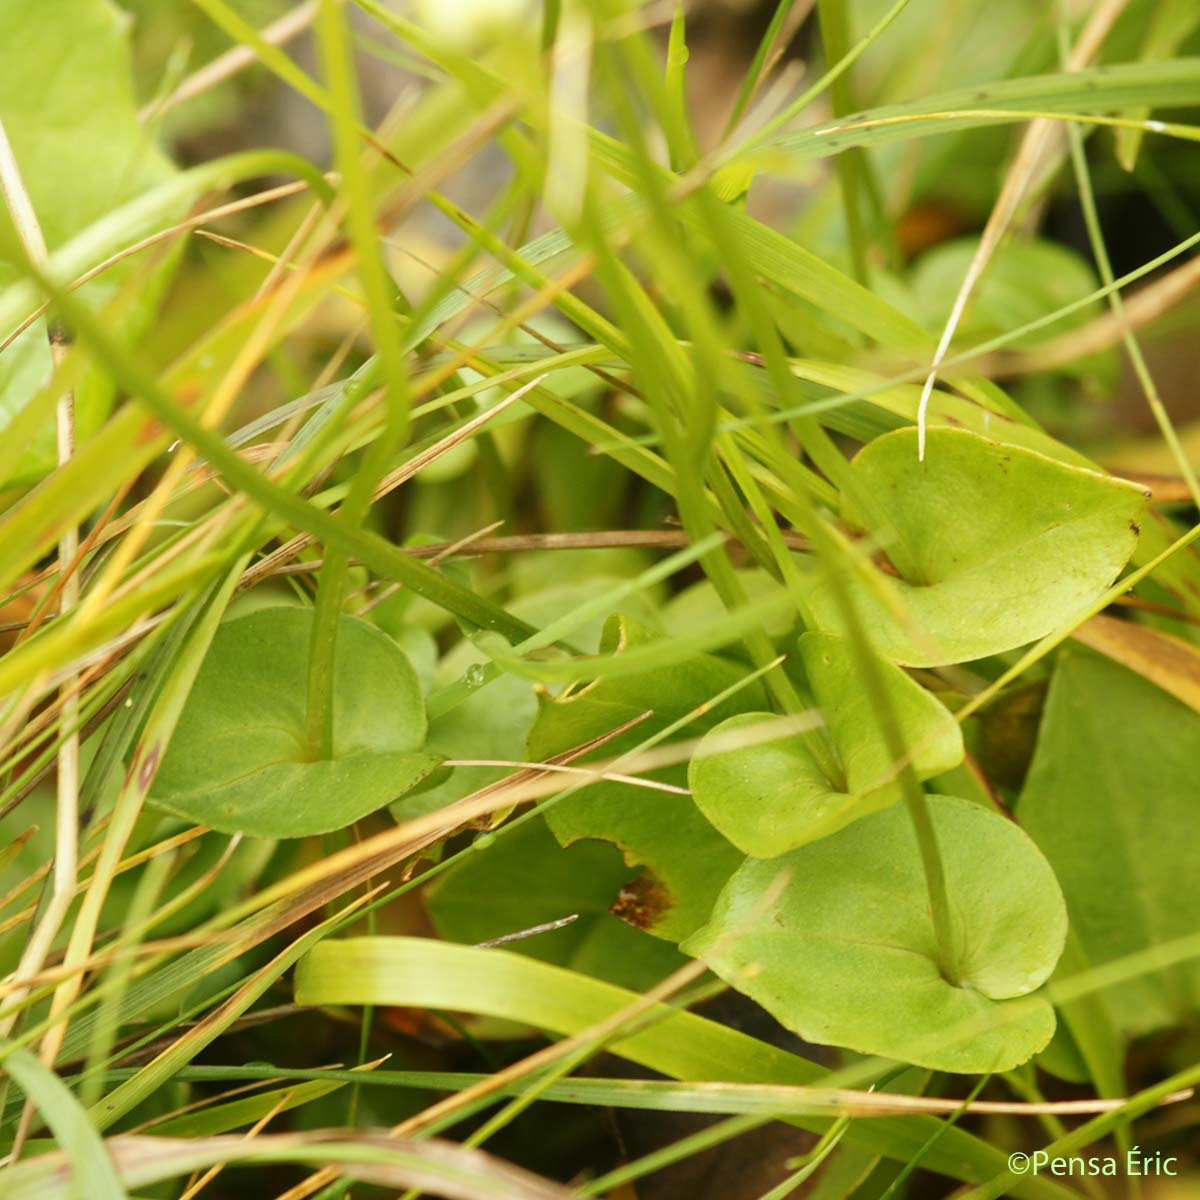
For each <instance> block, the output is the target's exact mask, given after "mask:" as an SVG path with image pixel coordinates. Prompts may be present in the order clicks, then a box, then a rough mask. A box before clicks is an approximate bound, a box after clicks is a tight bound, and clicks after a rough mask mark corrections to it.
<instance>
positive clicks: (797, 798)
mask: <svg viewBox="0 0 1200 1200" xmlns="http://www.w3.org/2000/svg"><path fill="white" fill-rule="evenodd" d="M800 656H801V659H802V660H803V662H804V668H805V671H806V672H807V674H808V681H809V685H810V686H811V688H812V691H813V694H814V696H815V697H816V701H817V703H818V705H820V708H821V712H822V715H823V716H824V719H825V728H826V729H827V730H828V733H829V738H830V740H831V741H832V743H833V750H834V752H835V753H836V757H837V759H838V762H839V765H840V766H841V768H842V772H843V775H844V781H836V782H835V781H833V780H830V779H828V778H827V777H826V776H825V774H824V773H823V771H822V770H821V767H820V766H819V765H818V764H817V762H816V761H815V760H814V759H813V756H812V755H811V754H810V752H809V750H808V748H807V746H806V744H805V742H804V741H803V739H801V738H798V737H789V738H786V739H782V740H780V741H775V742H766V743H758V744H752V745H749V746H737V745H736V744H735V745H732V746H731V745H730V742H731V741H734V742H736V737H737V730H738V729H739V728H744V727H747V726H751V725H756V724H758V723H760V722H764V721H769V720H770V719H771V716H770V714H769V713H745V714H742V715H740V716H736V717H731V718H729V720H727V721H723V722H722V723H721V724H720V725H718V726H717V727H716V728H715V729H714V730H712V732H711V733H709V734H708V735H707V736H706V737H705V738H704V740H703V741H702V742H701V743H700V747H699V749H698V750H697V751H696V754H695V756H694V757H693V758H692V762H691V766H690V767H689V769H688V785H689V786H690V787H691V789H692V799H693V800H695V802H696V804H697V805H698V807H699V808H700V811H701V812H702V813H704V815H705V816H706V817H707V818H708V819H709V820H710V821H711V822H712V823H713V824H714V825H715V826H716V827H717V828H718V829H719V830H720V831H721V832H722V833H723V834H724V835H725V836H726V837H727V838H728V839H729V840H730V841H731V842H732V843H733V844H734V845H735V846H737V847H738V849H740V850H744V851H745V852H746V853H747V854H752V855H754V856H755V857H756V858H774V857H775V856H776V855H779V854H786V853H787V852H788V851H789V850H795V849H797V847H799V846H803V845H806V844H807V843H809V842H814V841H816V840H817V839H818V838H823V837H827V836H828V835H829V834H831V833H836V832H837V831H838V830H839V829H841V828H843V827H844V826H846V825H848V824H850V822H851V821H855V820H857V819H858V818H859V817H862V816H866V814H867V813H872V812H877V811H879V810H880V809H882V808H887V807H888V805H890V804H894V803H895V802H896V801H897V800H898V799H900V795H901V791H900V784H899V783H898V782H896V781H895V780H891V779H889V778H888V777H889V776H890V775H892V774H893V773H894V770H893V768H894V759H893V755H892V754H891V753H890V752H889V750H888V743H887V740H886V738H885V737H884V735H883V732H882V729H881V727H880V723H879V714H878V713H877V712H876V709H875V706H874V704H873V703H872V698H871V693H870V690H869V689H868V688H867V687H866V685H865V684H864V682H863V679H862V675H861V672H860V670H859V668H858V664H857V662H856V660H855V655H854V649H853V647H852V646H851V644H850V642H849V641H848V640H847V639H845V638H840V637H836V636H834V635H833V634H828V633H806V634H804V635H803V636H802V637H801V638H800ZM876 670H877V672H878V676H879V679H880V681H881V682H882V684H883V688H884V693H885V695H886V700H887V704H888V707H889V708H890V710H891V715H892V716H893V717H894V718H895V720H896V723H897V725H898V727H899V731H900V736H901V739H902V740H903V743H904V747H905V750H906V752H907V753H909V754H911V756H912V765H913V769H914V770H915V771H916V773H917V776H918V778H920V779H928V778H930V777H931V776H933V775H940V774H941V773H942V772H943V771H949V770H951V769H952V768H953V767H955V766H957V765H958V763H959V762H960V761H961V760H962V756H963V743H962V734H961V732H960V730H959V727H958V724H957V722H956V721H955V720H954V718H953V717H952V716H951V715H950V714H949V713H948V712H947V711H946V710H945V708H943V707H942V705H941V704H939V703H938V701H937V700H935V699H934V697H933V696H931V695H930V694H929V693H928V692H927V691H926V690H925V689H924V688H923V687H921V686H920V685H919V684H918V683H916V682H915V681H914V680H912V679H910V678H909V677H908V676H907V675H905V673H904V672H903V671H902V670H900V668H899V667H897V666H895V665H894V664H893V663H890V662H887V661H886V660H884V659H878V661H877V663H876ZM884 781H886V782H884ZM840 782H844V783H845V787H844V788H842V787H839V786H837V784H838V783H840Z"/></svg>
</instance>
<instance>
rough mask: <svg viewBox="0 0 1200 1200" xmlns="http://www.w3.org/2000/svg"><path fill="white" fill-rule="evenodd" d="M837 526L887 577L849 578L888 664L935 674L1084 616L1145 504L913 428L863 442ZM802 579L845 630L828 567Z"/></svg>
mask: <svg viewBox="0 0 1200 1200" xmlns="http://www.w3.org/2000/svg"><path fill="white" fill-rule="evenodd" d="M853 471H854V476H855V479H856V482H857V485H858V486H857V488H856V495H857V496H858V498H859V500H860V501H862V502H864V503H867V504H869V508H870V511H866V510H865V509H864V508H862V507H860V506H859V504H857V503H856V502H855V501H854V500H853V499H852V498H850V497H848V496H845V495H844V496H843V498H842V516H843V518H844V520H845V522H846V524H847V525H848V526H849V528H850V529H851V531H853V532H854V533H855V534H857V535H859V536H861V537H863V538H864V539H867V540H868V542H869V543H870V545H871V546H872V553H874V554H878V553H879V552H882V553H883V554H885V555H886V557H887V560H888V561H889V562H890V564H891V567H890V568H889V569H888V570H883V569H880V568H879V567H878V566H873V565H872V564H871V563H870V562H869V561H866V560H864V561H862V562H860V563H859V564H857V569H856V570H855V571H853V572H852V573H850V574H848V575H847V576H846V582H848V583H849V584H850V585H851V586H852V587H853V589H854V600H855V604H856V606H857V608H858V611H859V616H860V618H861V620H862V622H863V625H864V627H865V628H866V629H867V630H868V631H869V633H870V636H871V639H872V642H873V644H874V645H875V647H876V648H877V649H878V650H879V651H880V653H882V654H884V655H885V656H886V657H888V658H890V659H892V660H894V661H895V662H899V663H903V664H905V665H907V666H940V665H945V664H948V663H960V662H966V661H969V660H971V659H977V658H983V657H986V656H987V655H989V654H998V653H1000V652H1002V651H1004V650H1011V649H1013V648H1014V647H1016V646H1021V645H1024V644H1025V643H1027V642H1031V641H1033V640H1035V639H1036V638H1039V637H1042V636H1044V635H1045V634H1047V633H1050V632H1051V631H1052V630H1054V629H1056V628H1059V627H1060V626H1062V625H1064V624H1065V623H1066V622H1068V621H1069V620H1071V619H1072V618H1074V617H1078V616H1080V615H1081V614H1082V613H1083V612H1084V611H1085V610H1086V608H1087V606H1088V605H1089V604H1090V603H1092V602H1093V601H1095V600H1096V599H1097V598H1098V597H1099V596H1101V595H1102V594H1103V592H1104V590H1105V589H1106V588H1108V587H1110V586H1111V585H1112V583H1113V582H1114V581H1115V580H1116V579H1117V577H1118V576H1119V575H1120V572H1121V570H1122V569H1123V567H1124V566H1125V564H1126V562H1128V560H1129V556H1130V555H1131V554H1132V553H1133V549H1134V546H1135V545H1136V543H1137V536H1138V535H1137V529H1138V520H1139V518H1140V515H1141V513H1142V510H1143V508H1144V507H1145V502H1146V493H1145V492H1144V491H1143V490H1142V489H1141V488H1140V487H1137V486H1135V485H1134V484H1131V483H1127V482H1125V481H1124V480H1120V479H1115V478H1113V477H1111V476H1108V475H1102V474H1100V473H1099V472H1096V471H1089V470H1086V469H1084V468H1081V467H1074V466H1068V465H1066V464H1064V463H1062V462H1059V461H1056V460H1054V459H1051V458H1047V457H1046V456H1045V455H1042V454H1038V453H1036V452H1035V451H1033V450H1027V449H1023V448H1020V447H1017V446H1010V445H1003V444H1001V443H999V442H993V441H990V440H988V439H987V438H983V437H980V436H978V435H977V434H974V433H969V432H967V431H966V430H960V429H947V428H935V429H931V430H929V435H928V445H927V451H926V455H925V460H924V462H921V461H918V458H917V435H916V430H915V429H899V430H896V431H895V432H893V433H889V434H885V435H884V436H883V437H879V438H876V439H875V440H874V441H873V442H871V443H869V444H868V445H867V446H866V447H865V448H864V449H863V450H862V451H861V452H860V453H859V455H858V457H857V458H856V459H855V460H854V465H853ZM807 570H808V584H809V591H808V599H809V603H810V605H811V607H812V610H813V612H814V614H815V616H816V618H817V621H818V622H819V624H820V626H821V628H823V629H826V630H829V631H830V632H834V633H842V632H845V630H846V625H845V613H844V608H843V604H842V601H841V597H840V594H839V591H838V589H837V588H835V587H834V586H832V584H831V581H830V580H829V578H828V576H827V575H826V574H825V570H826V568H825V566H824V565H812V566H810V567H808V568H807Z"/></svg>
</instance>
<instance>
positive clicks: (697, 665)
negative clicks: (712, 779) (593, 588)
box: [527, 617, 766, 941]
mask: <svg viewBox="0 0 1200 1200" xmlns="http://www.w3.org/2000/svg"><path fill="white" fill-rule="evenodd" d="M652 637H653V635H652V634H651V633H649V631H647V630H645V629H643V628H642V627H641V626H639V625H637V624H636V622H633V621H631V620H630V619H629V618H628V617H613V618H611V619H610V620H609V622H608V625H607V626H606V628H605V634H604V638H603V640H602V643H601V651H602V652H603V653H605V654H611V653H614V652H616V651H617V650H618V648H620V649H624V648H626V647H629V646H631V645H635V644H637V643H639V642H645V641H647V640H649V639H651V638H652ZM745 674H746V668H745V667H744V666H743V665H741V664H739V663H735V662H733V661H732V660H730V659H725V658H721V657H720V656H718V655H715V654H694V655H691V656H689V657H688V658H686V659H684V660H683V661H682V662H679V663H676V664H674V665H673V666H670V667H667V668H664V669H662V670H656V671H644V672H639V673H636V674H630V675H620V676H615V677H612V678H602V679H598V680H596V681H595V682H594V683H592V684H589V685H588V686H587V687H584V688H580V689H578V690H576V691H568V692H567V693H565V694H564V695H562V696H560V697H559V698H557V699H552V698H550V697H548V696H545V695H543V697H542V699H541V703H540V707H539V711H538V716H537V720H536V721H535V722H534V725H533V729H532V730H531V732H530V735H529V747H528V750H527V754H528V757H529V758H530V759H531V760H533V761H541V760H543V759H545V758H548V757H549V756H550V755H553V754H559V753H561V752H562V751H564V750H568V749H570V748H571V747H572V746H578V745H580V744H581V743H583V742H587V741H590V740H591V739H592V738H595V737H599V736H600V735H601V734H605V733H609V732H611V731H612V730H613V729H616V728H618V727H619V726H621V725H623V724H625V723H626V722H627V721H631V720H634V719H635V718H638V717H645V719H644V720H642V721H640V722H639V723H638V724H637V725H636V726H634V728H632V729H630V730H629V731H628V732H627V733H624V734H622V735H621V736H620V737H618V738H614V739H613V740H612V741H611V742H608V743H607V744H606V745H605V746H604V747H603V749H602V750H601V751H600V752H599V757H603V758H609V757H613V756H616V755H620V754H622V753H624V752H626V751H628V750H630V749H632V748H633V747H634V746H636V745H638V744H639V743H641V742H642V741H644V740H645V739H646V738H648V737H650V736H651V735H652V734H653V733H655V732H657V731H660V730H662V729H665V728H666V727H667V726H668V725H670V724H672V723H673V722H675V721H677V720H678V719H679V718H681V717H683V716H686V715H687V714H688V713H690V712H691V711H692V710H693V709H696V708H697V707H699V706H700V705H702V704H704V703H706V702H707V701H710V700H712V699H713V697H715V696H717V695H718V694H720V693H721V692H723V691H725V690H726V689H727V688H729V687H731V686H732V685H734V684H735V683H737V681H738V680H739V679H740V678H742V677H743V676H744V675H745ZM765 702H766V695H765V693H764V691H763V688H762V686H761V684H758V683H753V684H750V685H749V686H747V687H744V688H743V689H742V690H741V691H739V692H737V693H736V694H735V695H733V696H731V697H730V698H728V699H726V700H725V701H723V702H722V703H720V704H716V705H714V706H713V707H712V709H711V710H709V711H708V712H705V713H703V714H702V715H699V716H697V717H696V718H695V720H694V721H693V722H691V723H690V724H689V725H687V726H686V727H685V728H684V729H683V730H682V731H681V732H680V734H679V735H678V736H680V737H695V736H697V735H699V734H702V733H704V732H705V731H706V730H708V729H710V728H712V726H713V725H714V724H716V723H717V722H718V721H720V720H722V719H723V718H725V717H728V716H730V715H732V714H733V713H736V712H738V711H740V710H742V709H743V708H761V707H762V706H763V705H764V704H765ZM646 713H650V714H651V715H650V716H648V717H647V716H645V714H646ZM684 776H685V770H684V768H683V767H682V766H679V767H669V768H667V769H665V770H662V771H652V772H647V773H646V777H647V778H649V779H656V780H661V781H662V782H664V783H672V784H675V785H679V784H682V783H683V782H684ZM546 823H547V824H548V825H549V826H550V829H551V831H552V832H553V833H554V836H555V837H556V838H558V840H559V842H560V843H562V844H563V845H564V846H569V845H571V844H572V843H573V842H577V841H579V840H580V839H582V838H600V839H602V840H604V841H609V842H613V843H614V844H615V845H616V846H618V847H619V848H620V849H621V851H622V853H623V854H624V855H625V861H626V862H627V863H629V864H630V866H644V867H646V869H647V871H646V874H644V875H642V876H640V877H639V878H638V879H635V880H634V881H633V883H632V884H631V885H630V886H628V887H627V888H625V889H624V890H623V892H622V894H621V902H620V904H619V905H618V906H617V908H616V910H615V911H616V912H617V914H618V915H619V916H622V917H624V918H625V919H626V920H628V921H629V922H630V923H631V924H634V925H636V926H638V927H639V928H641V929H645V930H647V931H648V932H650V933H654V934H657V935H658V936H659V937H664V938H667V939H668V940H670V941H678V940H679V939H680V938H683V937H686V936H687V935H688V934H689V933H691V932H692V931H693V930H694V929H696V927H697V926H698V925H700V924H701V922H703V921H704V920H706V919H707V917H708V914H709V912H710V911H711V909H712V905H713V901H714V900H715V899H716V897H717V893H718V892H719V891H720V888H721V885H722V884H723V883H724V882H725V880H726V879H728V878H729V876H730V875H731V874H732V873H733V871H734V869H735V868H736V867H737V866H738V864H739V863H740V862H741V861H742V855H741V854H740V853H739V852H738V851H737V850H736V849H735V848H734V847H733V846H731V845H730V844H729V843H728V842H727V841H726V840H725V839H724V838H723V837H722V836H721V835H720V834H719V833H718V832H717V831H716V830H715V829H714V828H713V827H712V826H711V825H710V824H709V823H708V821H706V820H705V819H704V817H703V816H701V814H700V813H699V812H698V811H697V810H696V806H695V805H694V804H693V803H692V801H691V797H689V796H686V795H680V794H678V793H672V792H661V791H651V790H649V789H647V788H640V787H633V786H631V785H630V784H624V783H609V782H603V783H598V784H593V785H592V786H591V787H589V788H587V789H586V790H585V791H582V792H580V793H579V794H578V795H575V796H570V797H568V798H567V799H565V800H563V801H562V802H561V803H556V804H554V805H553V806H552V807H550V808H548V809H547V810H546ZM614 899H615V897H614Z"/></svg>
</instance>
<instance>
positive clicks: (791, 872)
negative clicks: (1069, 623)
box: [682, 796, 1067, 1073]
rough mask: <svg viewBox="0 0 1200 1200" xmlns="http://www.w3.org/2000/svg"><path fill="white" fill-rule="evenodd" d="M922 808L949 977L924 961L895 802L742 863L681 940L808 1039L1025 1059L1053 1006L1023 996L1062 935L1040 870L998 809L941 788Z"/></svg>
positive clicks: (1042, 864) (882, 1049) (1044, 973)
mask: <svg viewBox="0 0 1200 1200" xmlns="http://www.w3.org/2000/svg"><path fill="white" fill-rule="evenodd" d="M929 803H930V809H931V813H932V816H933V822H934V827H935V829H936V831H937V838H938V842H939V844H940V847H941V853H942V857H943V860H944V863H945V870H946V883H947V888H948V890H949V894H950V903H951V908H952V910H953V921H954V926H955V928H954V937H955V944H956V963H955V965H954V967H953V968H952V970H953V974H954V979H953V981H951V980H948V979H947V978H944V977H943V975H942V972H941V970H940V969H939V966H938V961H937V951H936V945H935V941H934V932H933V921H932V918H931V916H930V912H929V901H928V897H927V893H926V888H925V877H924V872H923V871H922V868H921V859H920V855H919V853H918V850H917V843H916V837H915V835H914V833H913V828H912V821H911V820H910V819H909V815H908V811H907V809H905V808H904V807H903V806H895V807H892V808H889V809H885V810H884V811H882V812H878V813H874V814H872V815H871V816H869V817H864V818H863V819H862V820H861V821H856V822H855V823H854V824H853V825H851V826H849V827H847V828H846V829H843V830H842V831H841V832H840V833H837V834H834V835H833V836H832V837H828V838H825V839H823V840H822V841H819V842H814V843H812V844H811V845H808V846H805V847H803V848H802V849H800V850H795V851H793V852H792V853H791V854H790V855H788V856H786V857H784V858H779V859H773V860H770V861H761V860H755V859H749V860H747V862H746V863H745V865H744V866H742V867H741V868H740V869H739V870H738V871H737V872H736V873H735V874H734V876H733V878H732V879H731V880H730V881H729V883H728V884H727V885H726V887H725V890H724V891H723V892H722V894H721V898H720V900H719V901H718V902H717V905H716V908H715V909H714V910H713V916H712V920H711V921H710V922H709V924H708V925H707V926H706V927H705V928H703V929H701V930H700V931H699V932H698V933H697V934H696V935H695V936H694V937H692V938H691V939H689V940H688V942H687V943H685V945H684V946H683V947H682V948H683V949H684V950H685V951H686V952H687V953H689V954H692V955H695V956H696V957H699V958H702V959H704V960H705V961H706V962H707V963H708V964H709V965H710V966H711V967H712V968H713V970H714V971H716V972H717V974H718V975H720V976H721V977H722V978H723V979H725V980H727V981H728V982H729V983H730V984H731V985H732V986H733V987H735V988H737V989H738V991H741V992H744V993H745V994H746V995H748V996H750V997H751V998H752V999H754V1000H756V1001H757V1002H758V1003H759V1004H761V1005H762V1006H763V1007H764V1008H765V1009H767V1011H768V1012H770V1013H772V1014H773V1015H774V1016H775V1017H776V1018H777V1019H778V1020H779V1021H781V1022H782V1023H783V1024H784V1025H786V1026H787V1027H788V1028H789V1029H793V1030H795V1031H796V1032H797V1033H799V1034H800V1035H801V1036H802V1037H804V1038H806V1039H807V1040H809V1041H812V1042H820V1043H825V1044H829V1045H835V1046H845V1047H848V1048H849V1049H851V1050H857V1051H860V1052H862V1053H864V1054H879V1055H883V1056H884V1057H887V1058H894V1059H899V1060H901V1061H904V1062H911V1063H916V1064H918V1065H920V1066H925V1067H931V1068H933V1069H934V1070H939V1071H958V1072H967V1073H975V1072H987V1071H1007V1070H1011V1069H1012V1068H1013V1067H1016V1066H1017V1065H1018V1064H1020V1063H1023V1062H1025V1061H1026V1060H1027V1059H1029V1058H1030V1057H1031V1056H1032V1055H1033V1054H1036V1053H1037V1052H1038V1051H1039V1050H1041V1049H1042V1048H1043V1047H1044V1046H1045V1045H1046V1044H1047V1043H1048V1042H1049V1040H1050V1037H1051V1035H1052V1034H1053V1032H1054V1010H1053V1008H1052V1007H1051V1006H1050V1004H1049V1002H1048V1001H1047V1000H1045V999H1044V998H1043V997H1041V996H1031V995H1030V994H1029V993H1031V992H1034V991H1036V989H1038V988H1039V987H1040V986H1041V985H1042V984H1043V983H1044V982H1045V980H1046V979H1047V977H1048V976H1049V975H1050V973H1051V972H1052V971H1053V969H1054V966H1055V964H1056V963H1057V961H1058V957H1059V955H1060V953H1061V952H1062V948H1063V942H1064V939H1065V937H1066V931H1067V918H1066V909H1065V906H1064V904H1063V898H1062V894H1061V893H1060V891H1059V888H1058V883H1057V881H1056V880H1055V878H1054V872H1053V871H1052V870H1051V869H1050V866H1049V864H1048V863H1047V862H1046V860H1045V859H1044V858H1043V857H1042V855H1041V853H1040V852H1039V851H1038V849H1037V847H1036V846H1034V844H1033V843H1032V842H1031V841H1030V840H1029V838H1028V837H1026V835H1025V834H1024V833H1023V832H1022V831H1021V830H1020V828H1018V827H1017V826H1016V825H1014V824H1013V823H1012V822H1010V821H1007V820H1005V819H1004V818H1003V817H1000V816H997V815H996V814H995V813H993V812H990V811H989V810H987V809H985V808H983V807H982V806H980V805H977V804H973V803H971V802H970V801H967V800H958V799H955V798H953V797H947V796H931V797H930V798H929ZM774 888H780V889H781V890H780V891H779V893H778V894H777V895H773V894H772V890H773V889H774Z"/></svg>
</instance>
